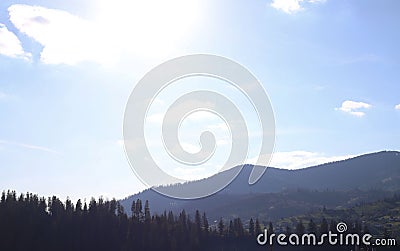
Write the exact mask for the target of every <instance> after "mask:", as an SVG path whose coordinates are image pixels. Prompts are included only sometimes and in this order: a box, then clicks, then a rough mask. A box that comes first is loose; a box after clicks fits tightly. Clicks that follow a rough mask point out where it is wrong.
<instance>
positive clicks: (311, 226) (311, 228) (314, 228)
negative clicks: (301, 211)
mask: <svg viewBox="0 0 400 251" xmlns="http://www.w3.org/2000/svg"><path fill="white" fill-rule="evenodd" d="M308 232H309V233H310V234H315V233H317V225H316V224H315V223H314V221H313V220H312V219H310V222H309V223H308Z"/></svg>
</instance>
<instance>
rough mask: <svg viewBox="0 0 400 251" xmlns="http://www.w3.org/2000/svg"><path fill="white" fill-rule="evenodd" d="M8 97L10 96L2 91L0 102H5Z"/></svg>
mask: <svg viewBox="0 0 400 251" xmlns="http://www.w3.org/2000/svg"><path fill="white" fill-rule="evenodd" d="M7 96H8V95H7V94H5V93H4V92H1V91H0V101H1V100H5V99H6V98H7Z"/></svg>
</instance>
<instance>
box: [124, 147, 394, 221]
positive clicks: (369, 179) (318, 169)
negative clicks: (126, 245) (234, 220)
mask: <svg viewBox="0 0 400 251" xmlns="http://www.w3.org/2000/svg"><path fill="white" fill-rule="evenodd" d="M238 168H241V167H234V168H232V169H230V170H227V171H225V172H221V173H218V174H216V175H214V176H212V177H210V178H207V179H203V180H199V181H193V182H189V183H185V184H177V185H173V186H169V187H167V188H165V189H185V190H190V189H196V187H199V186H202V185H207V182H215V181H216V180H218V179H220V178H221V177H223V176H224V175H228V174H229V172H235V171H237V169H238ZM252 168H253V166H252V165H245V166H244V167H243V168H242V170H241V172H240V173H239V175H238V176H237V177H236V179H235V180H234V181H233V182H232V183H230V184H229V185H228V186H227V187H226V188H224V189H223V190H221V191H220V192H218V193H216V194H214V195H212V196H209V197H206V198H202V199H197V200H179V199H171V198H168V197H166V196H163V195H160V194H158V193H156V192H154V191H153V190H151V189H148V190H145V191H143V192H141V193H138V194H135V195H132V196H129V197H128V198H126V199H124V200H122V201H121V204H122V205H123V206H124V207H125V208H126V209H130V205H131V203H132V200H136V199H138V198H139V199H141V200H149V202H150V207H151V210H152V211H153V212H157V213H162V212H163V211H164V210H167V211H169V210H171V211H174V212H177V211H180V210H182V209H185V210H187V211H188V212H189V213H191V214H193V212H191V211H193V210H195V209H199V210H202V211H205V212H206V213H207V214H208V215H209V217H211V218H215V217H234V216H236V217H237V216H239V217H243V218H247V217H263V218H266V219H276V218H281V217H289V216H290V215H294V213H296V214H299V213H305V212H306V211H307V210H313V209H316V208H319V207H322V206H328V207H332V208H336V207H341V206H345V207H346V206H351V205H354V204H355V203H358V202H361V201H364V202H366V201H374V200H377V199H379V198H383V197H385V196H388V195H391V194H393V193H394V192H397V191H400V152H395V151H384V152H377V153H371V154H365V155H361V156H358V157H355V158H351V159H347V160H343V161H338V162H332V163H327V164H322V165H318V166H313V167H308V168H304V169H300V170H284V169H277V168H272V167H271V168H268V169H267V171H266V172H265V174H264V176H263V177H262V178H261V179H260V180H259V181H258V182H257V183H256V184H254V185H249V184H248V177H249V175H250V172H251V170H252ZM255 168H265V167H262V166H256V167H255ZM127 211H129V210H127ZM263 215H264V216H265V217H264V216H263Z"/></svg>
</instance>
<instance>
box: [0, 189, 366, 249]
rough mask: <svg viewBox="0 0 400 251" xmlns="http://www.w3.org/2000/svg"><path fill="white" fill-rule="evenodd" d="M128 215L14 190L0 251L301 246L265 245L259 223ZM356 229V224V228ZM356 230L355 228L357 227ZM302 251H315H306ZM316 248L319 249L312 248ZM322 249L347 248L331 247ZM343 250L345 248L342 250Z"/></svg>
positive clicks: (137, 204)
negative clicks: (257, 238) (210, 221)
mask: <svg viewBox="0 0 400 251" xmlns="http://www.w3.org/2000/svg"><path fill="white" fill-rule="evenodd" d="M129 210H130V211H131V216H128V215H127V213H126V212H125V209H124V208H123V207H122V206H121V204H120V203H119V202H118V201H117V200H115V199H112V200H106V199H103V198H99V199H97V200H96V199H94V198H92V199H91V200H90V201H89V203H87V202H86V201H83V202H82V201H81V200H77V201H76V203H73V202H72V201H71V200H70V199H68V198H67V200H66V201H65V202H62V201H61V200H60V199H59V198H57V197H56V196H53V197H49V198H47V199H46V198H44V197H39V196H38V195H35V194H31V193H26V194H21V195H17V194H16V192H15V191H7V192H4V191H3V192H2V195H1V200H0V250H10V251H12V250H15V251H19V250H21V251H27V250H40V251H47V250H49V251H54V250H58V251H64V250H65V251H72V250H85V251H87V250H96V251H101V250H107V251H111V250H112V251H119V250H121V251H125V250H126V251H128V250H301V249H303V248H304V247H290V246H288V247H280V246H272V247H265V246H260V245H258V244H257V241H256V236H257V235H258V234H260V233H262V232H263V231H264V228H267V229H268V233H274V228H273V224H272V223H269V224H266V226H264V225H263V224H261V223H260V222H259V220H258V219H255V220H253V219H250V220H249V221H248V223H247V222H246V224H244V223H243V222H242V220H241V219H240V218H235V219H232V220H230V221H225V220H224V219H222V218H221V219H220V220H219V221H218V222H216V223H214V222H212V224H210V223H209V222H208V219H207V216H206V213H205V212H203V213H200V212H199V211H198V210H196V212H195V214H194V216H191V215H189V214H187V213H186V212H185V210H182V211H181V212H180V213H179V214H176V215H175V214H174V213H173V212H172V211H169V212H166V211H164V213H162V214H160V215H158V214H151V211H150V205H149V202H148V201H147V200H146V201H145V202H144V204H143V202H142V201H141V200H139V199H138V200H136V201H133V203H132V205H131V208H130V209H129ZM355 226H356V225H355ZM357 226H358V225H357ZM335 227H336V223H335V222H331V223H330V224H328V222H327V221H326V220H325V219H322V222H321V224H320V225H319V226H317V224H315V223H314V222H313V221H312V220H311V221H310V222H309V223H308V226H304V224H303V223H302V222H301V221H300V222H299V223H298V224H297V226H296V228H295V229H293V231H292V230H291V229H290V228H289V227H288V228H287V229H286V231H287V234H290V233H298V234H302V233H306V232H307V233H317V234H320V233H324V232H326V231H329V230H331V231H336V229H335ZM304 250H314V249H310V248H309V247H307V249H304ZM315 250H318V249H315ZM324 250H345V249H341V248H340V247H339V248H338V247H336V248H335V247H333V248H332V247H330V248H329V249H328V248H325V249H324ZM346 250H347V249H346Z"/></svg>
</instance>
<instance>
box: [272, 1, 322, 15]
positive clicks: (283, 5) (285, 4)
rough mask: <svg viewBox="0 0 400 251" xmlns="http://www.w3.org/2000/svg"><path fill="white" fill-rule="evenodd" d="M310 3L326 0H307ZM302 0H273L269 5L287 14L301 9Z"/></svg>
mask: <svg viewBox="0 0 400 251" xmlns="http://www.w3.org/2000/svg"><path fill="white" fill-rule="evenodd" d="M306 2H307V3H310V4H317V3H324V2H326V0H308V1H306ZM303 3H304V0H273V1H272V3H271V6H272V7H274V8H275V9H277V10H281V11H283V12H286V13H288V14H292V13H295V12H297V11H300V10H303V9H304V7H303V6H302V4H303Z"/></svg>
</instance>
